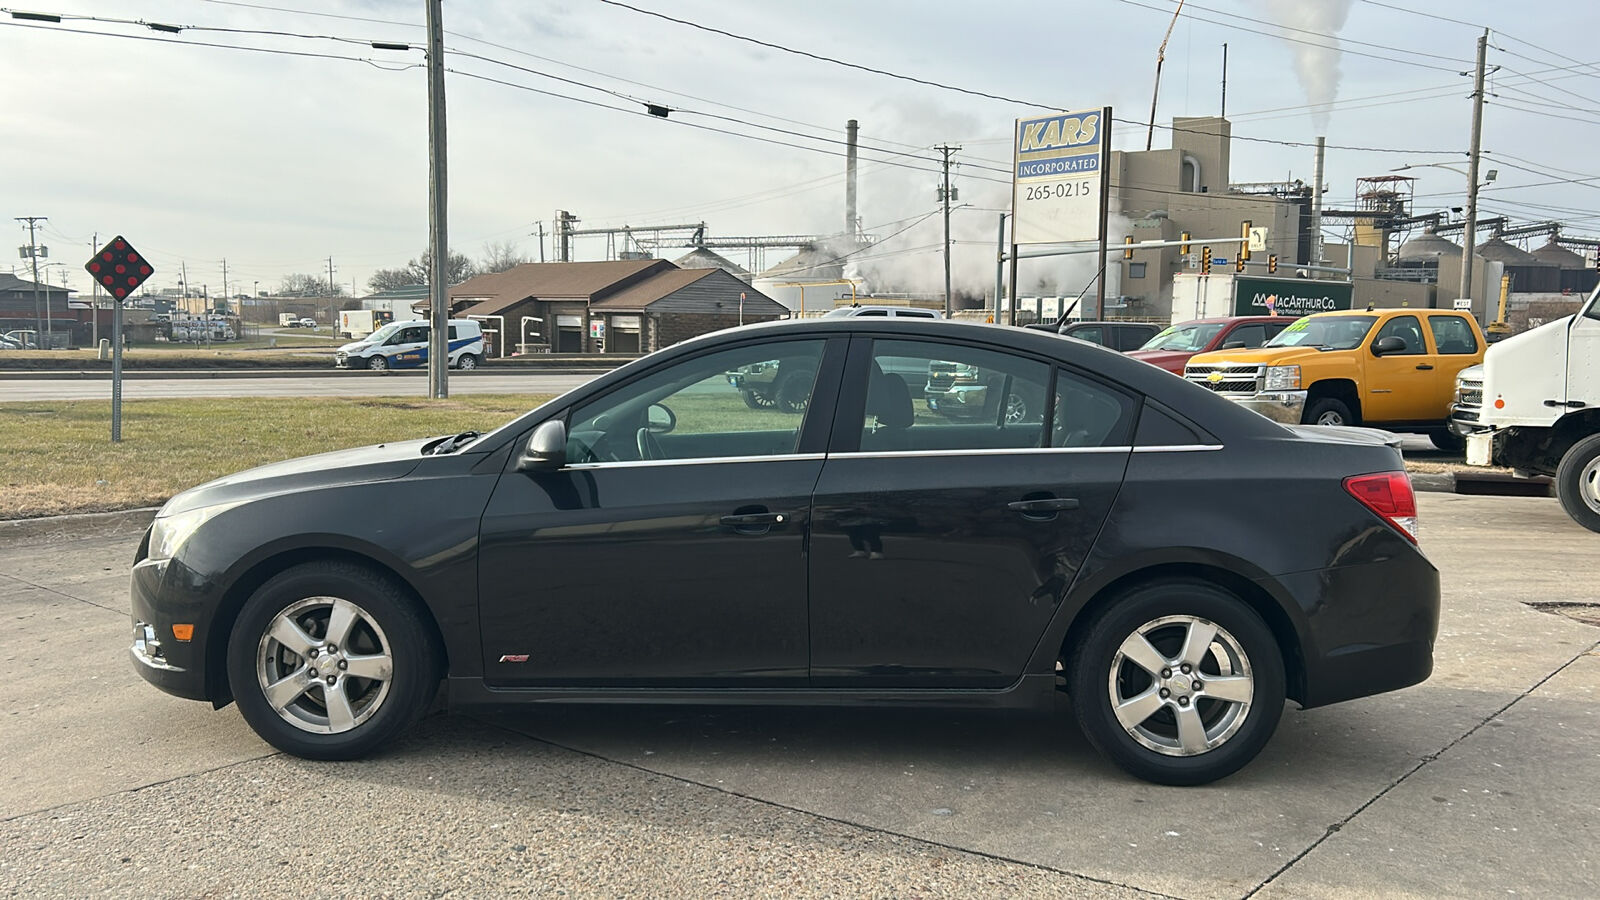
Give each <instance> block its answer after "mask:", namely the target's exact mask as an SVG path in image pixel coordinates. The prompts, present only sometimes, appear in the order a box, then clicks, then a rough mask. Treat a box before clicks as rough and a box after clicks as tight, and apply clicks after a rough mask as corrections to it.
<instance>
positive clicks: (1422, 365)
mask: <svg viewBox="0 0 1600 900" xmlns="http://www.w3.org/2000/svg"><path fill="white" fill-rule="evenodd" d="M1417 368H1418V369H1421V370H1422V371H1424V372H1432V371H1433V366H1430V365H1428V364H1427V363H1417Z"/></svg>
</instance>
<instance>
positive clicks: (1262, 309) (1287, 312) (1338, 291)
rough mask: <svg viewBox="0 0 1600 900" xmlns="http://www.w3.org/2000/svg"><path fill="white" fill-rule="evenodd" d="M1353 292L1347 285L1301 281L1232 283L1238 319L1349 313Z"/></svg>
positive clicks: (1240, 280)
mask: <svg viewBox="0 0 1600 900" xmlns="http://www.w3.org/2000/svg"><path fill="white" fill-rule="evenodd" d="M1353 299H1354V291H1353V289H1352V288H1351V285H1350V282H1348V281H1307V280H1304V279H1299V278H1250V277H1242V276H1241V277H1235V278H1234V280H1233V314H1234V315H1236V316H1270V315H1273V314H1274V313H1276V314H1277V315H1280V316H1294V317H1297V318H1298V317H1300V316H1309V315H1311V314H1312V313H1319V312H1329V311H1333V310H1341V309H1350V308H1351V306H1352V305H1353Z"/></svg>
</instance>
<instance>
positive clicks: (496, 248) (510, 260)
mask: <svg viewBox="0 0 1600 900" xmlns="http://www.w3.org/2000/svg"><path fill="white" fill-rule="evenodd" d="M525 262H531V260H529V259H528V258H527V257H526V256H523V255H522V251H521V250H520V249H518V247H517V242H516V241H510V240H506V241H498V242H494V241H491V242H489V243H486V244H484V245H483V262H482V263H481V264H480V265H479V266H478V271H479V272H481V273H483V274H493V273H495V272H504V271H505V270H507V269H509V268H512V267H513V266H520V265H522V264H523V263H525Z"/></svg>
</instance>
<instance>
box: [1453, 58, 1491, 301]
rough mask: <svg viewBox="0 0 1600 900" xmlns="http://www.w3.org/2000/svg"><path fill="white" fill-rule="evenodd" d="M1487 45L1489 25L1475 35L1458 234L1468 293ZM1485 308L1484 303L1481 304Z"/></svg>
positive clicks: (1463, 284) (1468, 294)
mask: <svg viewBox="0 0 1600 900" xmlns="http://www.w3.org/2000/svg"><path fill="white" fill-rule="evenodd" d="M1488 49H1489V29H1487V28H1485V29H1484V30H1483V35H1482V36H1481V37H1479V38H1478V71H1477V73H1476V75H1475V77H1474V78H1473V86H1472V151H1471V154H1470V155H1469V156H1468V158H1467V227H1466V228H1465V229H1464V234H1463V235H1462V238H1461V292H1460V293H1459V294H1457V295H1456V296H1457V297H1471V296H1472V252H1473V244H1474V243H1475V242H1476V240H1477V237H1478V156H1479V151H1480V149H1481V147H1482V144H1483V69H1484V57H1485V56H1486V55H1487V53H1488ZM1484 311H1485V312H1487V311H1488V303H1487V302H1486V303H1485V304H1484Z"/></svg>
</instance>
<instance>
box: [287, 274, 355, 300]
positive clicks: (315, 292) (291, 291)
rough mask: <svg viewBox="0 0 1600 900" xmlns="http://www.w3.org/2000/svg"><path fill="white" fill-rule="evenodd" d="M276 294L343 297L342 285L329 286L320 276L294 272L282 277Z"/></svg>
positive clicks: (326, 280)
mask: <svg viewBox="0 0 1600 900" xmlns="http://www.w3.org/2000/svg"><path fill="white" fill-rule="evenodd" d="M278 293H279V295H280V296H284V297H343V296H344V285H341V284H337V283H335V284H331V285H330V284H329V283H328V279H326V278H323V277H321V276H318V275H308V274H306V273H304V272H296V273H295V274H293V275H285V276H283V281H281V282H280V283H279V285H278Z"/></svg>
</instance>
